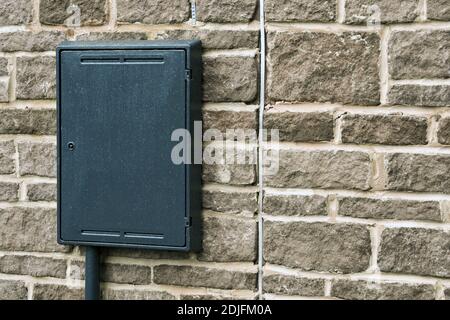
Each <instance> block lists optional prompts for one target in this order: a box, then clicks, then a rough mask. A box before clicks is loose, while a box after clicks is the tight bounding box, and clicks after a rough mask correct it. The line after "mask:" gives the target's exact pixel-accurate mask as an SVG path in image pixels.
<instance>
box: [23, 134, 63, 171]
mask: <svg viewBox="0 0 450 320" xmlns="http://www.w3.org/2000/svg"><path fill="white" fill-rule="evenodd" d="M19 168H20V170H19V172H20V174H21V175H23V176H28V175H35V176H43V177H56V145H55V144H53V143H34V142H23V143H19Z"/></svg>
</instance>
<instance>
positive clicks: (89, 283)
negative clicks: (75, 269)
mask: <svg viewBox="0 0 450 320" xmlns="http://www.w3.org/2000/svg"><path fill="white" fill-rule="evenodd" d="M85 268H86V269H85V291H84V294H85V299H86V300H100V258H99V250H98V248H97V247H86V267H85Z"/></svg>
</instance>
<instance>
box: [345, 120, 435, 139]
mask: <svg viewBox="0 0 450 320" xmlns="http://www.w3.org/2000/svg"><path fill="white" fill-rule="evenodd" d="M341 128H342V129H341V130H342V142H343V143H355V144H388V145H420V144H427V130H428V120H427V118H425V117H413V116H402V115H373V114H346V115H344V116H342V123H341Z"/></svg>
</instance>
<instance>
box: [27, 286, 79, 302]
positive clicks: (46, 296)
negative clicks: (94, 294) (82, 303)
mask: <svg viewBox="0 0 450 320" xmlns="http://www.w3.org/2000/svg"><path fill="white" fill-rule="evenodd" d="M33 300H84V290H83V289H82V288H73V287H66V286H64V285H59V284H36V285H35V286H34V290H33Z"/></svg>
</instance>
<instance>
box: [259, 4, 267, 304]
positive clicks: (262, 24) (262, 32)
mask: <svg viewBox="0 0 450 320" xmlns="http://www.w3.org/2000/svg"><path fill="white" fill-rule="evenodd" d="M259 23H260V25H259V32H260V46H259V47H260V89H259V93H260V98H259V135H258V142H259V148H258V184H259V188H258V189H259V193H258V297H259V299H262V298H263V264H264V261H263V252H264V247H263V243H264V241H263V240H264V235H263V232H264V228H263V223H264V219H263V197H264V194H263V192H264V184H263V183H264V172H263V170H264V164H263V161H264V158H263V155H264V153H263V152H264V134H263V130H264V108H265V88H266V86H265V82H266V27H265V17H264V0H259Z"/></svg>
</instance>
